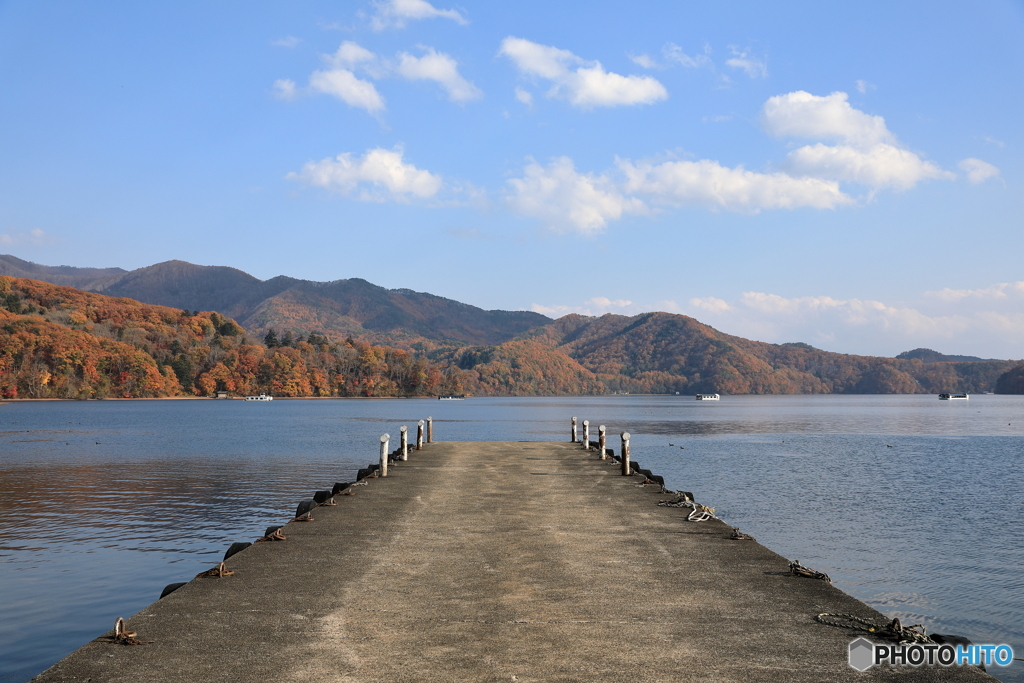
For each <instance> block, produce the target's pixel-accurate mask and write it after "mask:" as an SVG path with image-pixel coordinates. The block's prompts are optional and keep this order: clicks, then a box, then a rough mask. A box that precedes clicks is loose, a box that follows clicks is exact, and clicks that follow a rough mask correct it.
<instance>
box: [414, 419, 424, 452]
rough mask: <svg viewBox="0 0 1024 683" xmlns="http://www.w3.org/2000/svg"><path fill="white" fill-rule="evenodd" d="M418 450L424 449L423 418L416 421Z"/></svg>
mask: <svg viewBox="0 0 1024 683" xmlns="http://www.w3.org/2000/svg"><path fill="white" fill-rule="evenodd" d="M416 450H418V451H422V450H423V420H420V421H419V422H417V423H416Z"/></svg>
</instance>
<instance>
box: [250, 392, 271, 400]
mask: <svg viewBox="0 0 1024 683" xmlns="http://www.w3.org/2000/svg"><path fill="white" fill-rule="evenodd" d="M245 400H246V401H273V400H274V397H273V396H268V395H267V394H260V395H259V396H246V397H245Z"/></svg>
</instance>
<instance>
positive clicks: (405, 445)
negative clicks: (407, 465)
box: [398, 425, 409, 460]
mask: <svg viewBox="0 0 1024 683" xmlns="http://www.w3.org/2000/svg"><path fill="white" fill-rule="evenodd" d="M398 431H399V432H401V434H402V460H408V459H409V428H408V427H406V426H405V425H402V426H401V427H399V428H398Z"/></svg>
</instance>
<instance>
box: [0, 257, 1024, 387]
mask: <svg viewBox="0 0 1024 683" xmlns="http://www.w3.org/2000/svg"><path fill="white" fill-rule="evenodd" d="M4 258H7V260H3V259H0V267H4V264H7V266H10V267H12V268H13V267H14V266H17V267H18V268H19V269H21V270H26V269H27V270H31V269H32V268H36V269H37V270H39V271H40V272H41V273H42V275H46V276H47V277H51V278H80V279H85V280H87V281H88V282H89V283H90V286H91V287H94V288H96V289H102V290H103V292H104V294H111V295H114V294H116V295H118V296H120V298H112V297H110V296H104V295H101V294H98V293H87V292H83V291H79V290H74V289H71V288H67V287H64V288H60V287H54V286H53V285H48V284H45V283H43V282H40V281H38V280H30V279H15V278H10V277H7V278H0V279H2V281H3V282H5V283H6V284H5V285H4V286H5V287H6V288H7V289H6V290H4V291H3V292H2V293H0V309H5V310H6V313H5V312H4V310H0V314H2V315H3V317H4V320H5V327H4V328H3V329H4V330H5V332H4V334H2V335H0V344H2V345H3V349H0V375H2V376H3V377H6V379H5V380H4V381H6V382H7V384H6V385H5V386H6V387H7V389H4V390H3V391H5V392H7V395H8V396H12V395H15V394H16V395H19V396H26V395H28V396H66V397H75V396H83V397H87V396H100V395H126V396H127V395H131V396H136V395H138V396H150V395H153V396H164V395H174V394H175V393H176V392H177V393H181V392H184V393H186V394H189V393H197V394H201V395H202V394H209V393H210V392H211V391H213V390H215V389H218V388H219V389H226V390H228V391H231V392H234V393H253V392H256V390H257V389H260V390H266V391H272V392H274V393H275V394H277V395H324V396H337V395H425V394H433V393H445V392H450V393H463V392H468V393H474V394H489V395H574V394H600V393H605V392H628V393H675V392H679V393H681V394H682V393H698V392H700V393H724V394H745V393H752V394H782V393H787V394H788V393H941V392H959V391H966V392H971V393H978V392H984V391H1000V392H1005V393H1016V392H1018V391H1024V387H1022V385H1024V381H1022V380H1021V379H1020V377H1021V372H1020V371H1017V373H1016V374H1007V373H1008V372H1009V371H1010V370H1011V368H1014V367H1015V366H1017V365H1020V362H1019V361H1018V362H1014V361H1000V360H988V361H985V360H981V359H978V358H975V357H973V356H945V355H943V354H941V353H938V352H935V351H932V350H930V349H915V350H913V351H909V352H906V353H905V354H900V356H899V357H897V358H882V357H871V356H854V355H846V354H839V353H831V352H828V351H822V350H820V349H815V348H813V347H812V346H810V345H808V344H803V343H793V344H768V343H764V342H757V341H752V340H749V339H744V338H742V337H736V336H732V335H728V334H725V333H722V332H719V331H718V330H715V329H713V328H711V327H708V326H707V325H704V324H702V323H700V322H699V321H697V320H694V319H693V318H689V317H686V316H682V315H673V314H669V313H644V314H641V315H637V316H632V317H627V316H618V315H612V314H608V315H604V316H601V317H597V318H593V317H586V316H580V315H568V316H565V317H563V318H560V319H558V320H554V321H553V320H551V319H550V318H547V317H545V316H542V315H539V314H536V313H529V312H526V311H485V310H483V309H480V308H476V307H474V306H469V305H466V304H462V303H459V302H457V301H452V300H450V299H445V298H442V297H437V296H433V295H431V294H426V293H422V292H413V291H411V290H405V289H393V290H392V289H385V288H383V287H378V286H376V285H373V284H371V283H369V282H366V281H365V280H360V279H356V278H353V279H348V280H337V281H335V282H328V283H318V282H309V281H304V280H296V279H293V278H287V277H283V276H282V277H277V278H273V279H271V280H266V281H262V280H259V279H257V278H254V277H252V276H251V275H248V274H247V273H244V272H242V271H240V270H237V269H234V268H227V267H214V266H196V265H193V264H190V263H186V262H184V261H168V262H166V263H162V264H157V265H155V266H150V267H148V268H141V269H138V270H135V271H130V272H120V273H117V272H114V273H111V272H107V271H109V270H117V269H74V268H72V269H70V270H69V269H67V267H56V268H54V267H49V266H37V265H36V264H31V263H28V262H25V261H20V260H15V261H16V262H12V261H10V258H9V257H4ZM11 263H14V266H11ZM58 271H59V272H58ZM78 271H89V272H78ZM58 290H59V291H58ZM129 292H133V293H135V294H136V295H137V298H140V299H147V300H148V301H149V302H155V303H156V304H160V303H164V302H179V303H175V305H174V306H161V305H148V306H147V305H146V304H142V303H139V302H138V301H135V300H133V299H134V298H136V297H129V296H128V293H129ZM5 302H6V304H5ZM180 302H189V305H184V304H181V303H180ZM204 304H209V305H208V306H207V305H204ZM179 306H180V307H179ZM201 311H202V312H201ZM236 320H237V321H238V322H235V321H236ZM203 321H205V322H203ZM228 323H230V324H228ZM271 329H274V330H276V331H277V333H278V335H277V336H276V337H273V336H272V337H270V338H266V332H268V331H269V330H271ZM10 330H14V331H15V332H16V333H15V332H11V331H10ZM211 330H212V331H211ZM12 335H13V337H12ZM36 337H38V338H36ZM275 338H276V339H280V340H282V341H283V342H284V343H278V342H276V341H274V339H275ZM44 339H45V340H49V341H46V342H45V343H43V340H44ZM261 341H264V342H269V343H262V344H261V343H260V342H261ZM313 342H315V343H313ZM46 344H52V345H56V347H60V349H61V350H60V351H59V352H57V351H53V350H48V348H49V347H47V346H46ZM118 345H121V346H118ZM56 347H54V348H56ZM69 347H81V348H83V349H85V348H88V349H91V351H89V354H91V355H90V356H89V357H90V358H92V359H93V360H92V361H89V362H91V363H92V365H88V364H87V365H88V368H94V369H98V370H97V372H100V375H104V373H106V374H105V375H104V376H105V377H107V379H102V378H101V377H100V376H99V375H97V374H96V373H95V372H94V371H93V370H91V369H88V368H87V367H86V365H82V364H81V363H79V364H78V365H75V366H74V368H73V369H69V367H70V366H68V365H67V364H66V363H64V364H62V363H63V361H61V360H60V358H63V357H64V356H61V354H62V353H65V351H66V350H67V348H69ZM321 347H324V348H321ZM367 349H376V350H373V351H366V350H367ZM135 352H141V353H142V354H143V355H144V356H146V357H148V358H149V359H150V360H148V361H147V360H145V358H144V357H143V356H138V355H133V354H134V353H135ZM324 353H327V354H332V357H333V360H332V357H328V356H327V355H322V354H324ZM111 354H113V356H116V357H117V358H119V359H120V360H117V361H116V362H115V361H110V360H107V361H103V362H100V360H99V359H101V358H110V357H113V356H111ZM126 354H127V355H126ZM296 354H297V355H296ZM353 354H355V356H354V357H355V358H357V359H358V362H355V363H354V362H353V361H352V357H353ZM76 358H77V356H76ZM126 359H131V362H130V363H129V361H128V360H126ZM300 361H301V362H300ZM76 362H78V361H76ZM83 362H84V361H83ZM126 363H127V364H129V365H131V364H132V363H134V365H132V368H133V369H131V370H125V371H123V372H127V373H128V374H126V375H121V374H118V373H115V372H114V371H113V370H111V368H115V367H122V366H125V364H126ZM267 363H271V364H276V365H274V368H271V367H270V366H269V365H266V364H267ZM125 367H126V366H125ZM286 367H287V368H297V369H295V371H294V372H293V373H292V374H291V375H289V372H291V370H290V369H286ZM258 368H262V369H258ZM154 369H155V370H154ZM168 369H169V370H168ZM37 370H45V372H43V373H42V374H41V373H40V372H37ZM118 372H122V371H120V370H119V371H118ZM154 372H155V373H156V374H153V373H154ZM47 373H48V374H47ZM318 373H319V374H318ZM423 373H426V375H424V374H423ZM44 375H46V376H47V377H48V379H47V381H46V382H41V381H40V380H38V377H43V376H44ZM303 376H304V377H306V380H300V379H298V378H299V377H303ZM120 377H123V378H124V382H122V381H121V380H120V379H118V378H120ZM161 377H163V378H164V379H160V378H161ZM285 377H291V379H287V380H286V379H284V378H285ZM12 378H13V379H12ZM32 378H37V379H32ZM76 378H77V379H76ZM146 378H148V379H146ZM426 378H430V379H429V381H428V380H427V379H426ZM1000 378H1002V379H1000ZM129 380H130V381H129ZM385 380H386V381H385ZM174 381H176V382H177V385H175V384H174ZM125 382H128V383H127V384H125ZM11 392H14V394H12V393H11Z"/></svg>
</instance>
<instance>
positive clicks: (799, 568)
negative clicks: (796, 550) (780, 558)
mask: <svg viewBox="0 0 1024 683" xmlns="http://www.w3.org/2000/svg"><path fill="white" fill-rule="evenodd" d="M789 573H790V574H793V575H795V576H806V577H807V578H809V579H818V580H820V581H825V582H826V583H828V584H829V585H830V586H831V585H832V577H830V576H829V575H828V574H826V573H825V572H818V571H815V570H813V569H811V568H810V567H805V566H803V565H802V564H800V560H793V561H792V562H790V563H789Z"/></svg>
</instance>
